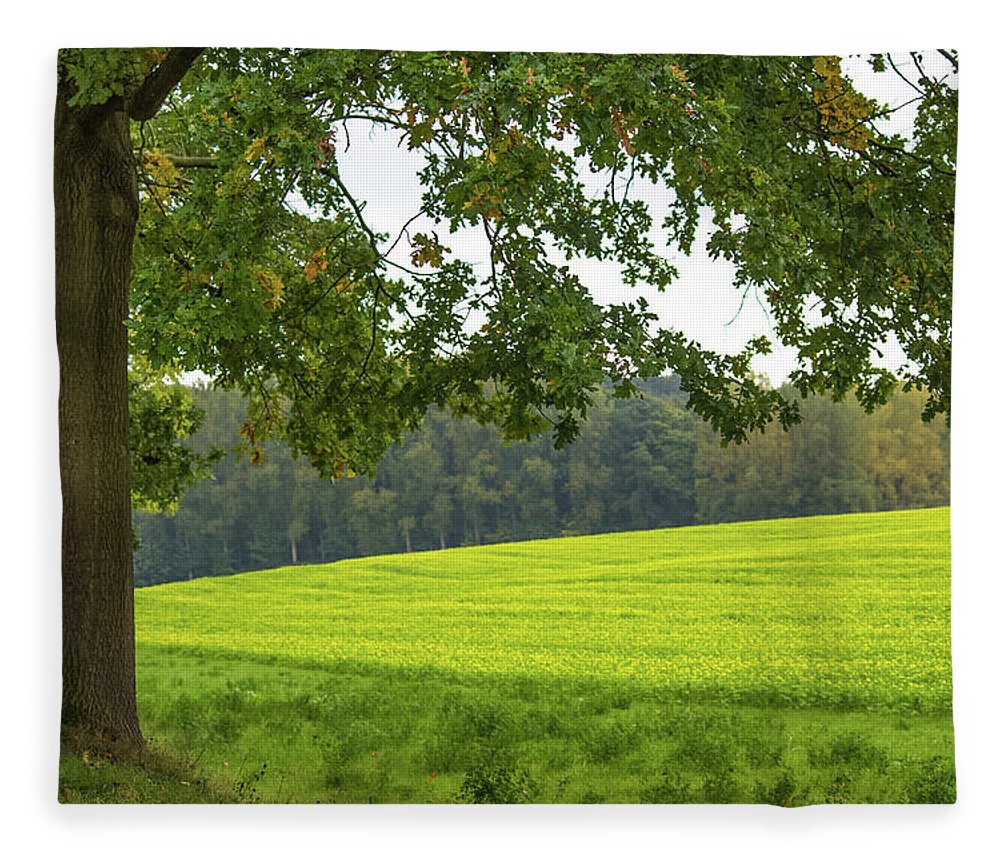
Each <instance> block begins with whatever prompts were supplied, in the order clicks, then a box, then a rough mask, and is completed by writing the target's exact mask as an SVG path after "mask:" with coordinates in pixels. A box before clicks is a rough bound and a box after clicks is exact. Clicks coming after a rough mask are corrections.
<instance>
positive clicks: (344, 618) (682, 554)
mask: <svg viewBox="0 0 1000 860" xmlns="http://www.w3.org/2000/svg"><path fill="white" fill-rule="evenodd" d="M948 518H949V511H948V509H947V508H939V509H933V510H922V511H900V512H892V513H879V514H857V515H844V516H831V517H812V518H804V519H788V520H770V521H764V522H752V523H734V524H725V525H713V526H693V527H687V528H678V529H671V530H659V531H649V532H632V533H626V534H613V535H599V536H590V537H576V538H560V539H553V540H543V541H531V542H524V543H515V544H505V545H499V546H489V547H475V548H460V549H452V550H444V551H438V552H428V553H412V554H403V555H387V556H378V557H373V558H367V559H357V560H349V561H341V562H337V563H334V564H329V565H319V566H312V565H306V566H298V567H286V568H280V569H277V570H271V571H260V572H254V573H251V574H243V575H236V576H231V577H223V578H214V579H203V580H197V581H193V582H190V583H173V584H169V585H163V586H157V587H153V588H147V589H141V590H138V591H137V592H136V602H137V629H138V639H139V644H140V647H143V648H149V647H156V648H164V647H166V648H170V649H171V650H173V649H178V650H180V651H197V652H198V653H200V654H205V655H219V656H228V657H240V658H245V659H249V660H255V661H259V660H263V661H274V662H279V663H282V664H289V665H300V666H312V667H328V668H331V669H333V668H337V667H338V666H341V667H342V666H344V665H346V664H350V665H352V666H354V667H367V668H370V669H372V670H378V671H390V672H410V673H412V672H428V671H436V672H446V673H450V674H459V675H465V676H469V677H471V678H476V677H483V676H495V675H505V676H513V675H521V674H527V675H532V676H536V677H537V676H540V675H550V676H558V677H563V678H565V677H578V678H581V679H601V680H614V681H617V682H627V683H636V684H639V685H642V686H649V687H655V688H657V689H663V688H669V689H673V690H677V691H684V692H686V693H697V694H705V695H721V696H723V697H725V698H726V699H732V698H737V699H740V700H744V701H780V702H794V703H798V704H825V705H848V704H864V705H866V706H869V707H870V706H879V707H887V708H900V707H903V708H912V707H917V708H921V709H926V708H930V709H934V710H940V709H947V708H948V706H949V703H950V697H951V687H950V655H949V648H948V644H949V613H948V601H949V541H948Z"/></svg>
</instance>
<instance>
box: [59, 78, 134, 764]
mask: <svg viewBox="0 0 1000 860" xmlns="http://www.w3.org/2000/svg"><path fill="white" fill-rule="evenodd" d="M68 97H69V92H68V90H67V85H66V84H65V83H63V84H60V88H59V93H58V97H57V107H56V129H55V177H54V191H55V211H56V225H55V226H56V230H55V239H56V342H57V346H58V349H59V375H60V387H59V448H60V452H59V453H60V479H61V486H62V502H63V533H62V598H63V629H62V633H63V649H62V652H63V701H62V720H63V725H64V727H66V728H72V729H76V730H78V731H82V732H83V733H84V734H85V735H86V736H88V737H91V738H93V739H94V740H95V741H98V742H106V743H109V744H115V745H124V746H127V747H141V746H142V734H141V733H140V731H139V722H138V718H137V715H136V703H135V627H134V619H133V595H132V529H131V505H130V495H129V479H130V475H129V451H128V379H127V373H128V344H127V338H126V330H125V326H124V323H125V319H126V317H127V315H128V289H129V278H130V270H131V257H132V242H133V238H134V235H135V226H136V220H137V216H138V191H137V188H136V177H135V167H134V163H133V157H132V151H131V145H130V141H129V121H128V115H127V113H126V112H125V109H124V106H123V105H121V104H115V103H113V102H112V103H109V104H106V105H101V106H99V107H94V106H90V107H77V108H70V107H68V106H67V104H66V102H67V99H68Z"/></svg>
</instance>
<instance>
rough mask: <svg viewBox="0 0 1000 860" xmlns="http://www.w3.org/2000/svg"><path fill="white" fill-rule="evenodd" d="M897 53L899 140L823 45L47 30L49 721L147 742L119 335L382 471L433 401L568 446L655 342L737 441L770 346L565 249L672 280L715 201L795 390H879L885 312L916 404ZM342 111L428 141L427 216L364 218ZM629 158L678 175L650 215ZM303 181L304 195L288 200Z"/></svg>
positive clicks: (949, 146) (921, 278)
mask: <svg viewBox="0 0 1000 860" xmlns="http://www.w3.org/2000/svg"><path fill="white" fill-rule="evenodd" d="M942 56H945V57H946V58H947V61H948V62H949V63H950V64H953V65H954V67H955V70H956V71H957V58H956V57H955V56H954V55H952V54H948V53H945V52H942ZM891 59H892V58H883V57H880V56H879V57H875V58H873V65H874V67H876V68H885V66H886V62H889V64H890V66H893V67H894V64H893V63H891ZM915 62H916V66H917V68H918V69H920V70H922V69H923V59H922V58H921V57H919V56H915ZM912 83H913V86H914V88H915V89H916V90H918V98H919V101H920V105H919V110H918V115H917V122H916V126H915V131H914V135H913V137H912V139H911V140H903V139H901V138H899V137H897V136H893V135H890V134H888V133H887V132H885V131H884V130H882V129H881V127H880V126H879V125H878V120H879V119H880V117H881V116H882V115H884V113H885V110H884V109H883V108H882V107H881V106H879V105H876V104H874V103H872V102H871V101H869V100H868V99H866V98H864V97H862V96H861V95H860V94H859V93H857V92H856V91H855V90H854V88H853V87H852V86H851V84H850V82H849V81H848V80H847V79H846V78H844V76H843V74H842V72H841V65H840V63H839V62H838V60H837V59H836V58H830V57H820V58H812V57H808V58H765V57H709V56H673V57H668V56H659V55H658V56H628V57H621V56H595V55H582V54H517V53H512V54H459V53H449V52H444V53H433V54H425V53H409V52H374V51H350V52H333V51H318V50H246V51H242V50H229V49H220V50H211V51H205V50H202V49H198V48H174V49H169V50H159V49H151V50H128V49H117V50H71V51H64V52H62V53H61V54H60V58H59V85H58V93H57V106H56V129H55V202H56V292H57V342H58V347H59V354H60V373H61V383H62V387H61V392H60V413H59V414H60V445H61V453H60V457H61V479H62V491H63V503H64V529H63V615H64V622H63V666H64V669H63V674H64V678H63V689H64V695H63V722H64V725H66V726H69V727H76V728H78V729H80V730H82V731H83V732H85V733H86V734H87V735H89V736H91V737H95V738H96V737H103V738H105V739H107V740H112V741H120V742H122V743H124V744H126V745H132V746H139V745H141V743H142V738H141V733H140V731H139V726H138V722H137V720H136V716H135V696H134V667H133V659H134V632H133V619H132V594H131V546H132V537H131V531H130V522H129V491H130V478H129V474H130V468H129V444H128V442H129V440H128V366H129V358H128V356H129V352H130V351H131V352H132V353H133V354H135V355H141V356H142V357H143V358H144V360H146V361H148V362H149V365H150V366H151V367H152V368H153V370H155V371H157V372H163V373H167V372H170V371H176V370H193V369H200V370H202V371H204V372H205V373H207V374H209V375H210V376H212V377H213V378H214V379H215V380H216V381H217V383H218V384H220V385H222V386H223V387H228V388H235V389H239V390H241V391H242V392H243V393H244V394H246V395H248V396H249V397H250V403H249V407H248V411H247V417H246V421H245V422H244V423H243V425H242V427H241V430H240V433H241V437H242V440H243V444H244V446H245V448H246V449H247V452H248V454H249V456H250V457H251V459H260V458H261V457H262V455H263V454H262V452H263V447H262V446H263V444H264V442H265V441H266V440H267V439H268V438H269V437H272V436H281V437H283V438H284V439H285V440H286V441H287V442H288V443H289V445H290V446H291V448H292V451H293V453H294V454H295V455H297V456H298V455H301V456H305V457H306V458H308V460H309V461H310V462H311V463H312V464H313V465H314V466H315V467H316V468H318V469H319V470H320V471H321V473H322V474H324V475H326V476H328V477H334V478H337V477H341V476H344V475H347V474H349V473H350V472H351V471H355V472H364V473H370V472H371V471H372V470H373V469H374V466H375V464H376V463H377V462H378V457H379V455H380V454H381V452H382V451H383V450H384V449H385V448H386V447H387V446H388V445H389V444H391V442H393V441H394V440H396V439H398V438H399V436H400V434H401V433H402V432H403V431H404V430H405V429H408V428H413V427H415V426H416V425H417V424H418V423H419V421H420V420H421V417H422V416H423V414H424V413H425V411H426V409H427V407H428V406H429V405H431V404H432V403H436V404H439V405H449V406H450V407H451V408H453V409H454V410H455V411H457V412H459V413H460V414H467V415H472V416H474V417H475V418H477V419H479V420H480V421H483V422H487V423H493V424H496V425H498V426H500V427H501V428H502V430H503V433H504V435H505V437H506V438H507V439H522V438H527V437H529V436H531V435H534V434H536V433H539V432H541V431H544V430H546V429H551V430H552V432H553V435H554V439H555V441H556V443H557V444H560V445H561V444H563V443H565V442H567V441H569V440H571V439H572V438H573V436H574V435H575V434H576V433H577V431H578V429H579V423H580V420H581V419H582V418H583V417H584V416H585V415H586V412H587V409H588V407H589V405H590V403H591V397H592V393H593V391H594V390H595V389H596V388H597V387H598V386H599V385H601V384H602V383H603V382H604V381H605V380H611V381H612V382H613V383H614V385H615V386H616V387H617V390H618V393H619V394H620V395H623V396H627V395H630V394H634V393H636V389H635V386H634V382H633V380H634V379H636V378H637V377H651V376H655V375H657V374H659V373H661V372H662V371H663V370H664V369H665V368H667V367H669V368H672V369H674V371H675V372H676V373H677V374H678V375H679V376H680V378H681V383H682V385H683V388H684V389H685V391H686V392H687V394H688V403H689V405H690V407H691V408H692V409H693V410H694V411H695V412H697V413H698V414H700V415H701V416H703V417H704V418H706V419H708V420H709V421H710V422H711V423H712V424H713V426H715V427H716V428H717V429H718V430H719V431H720V433H721V434H722V436H723V438H724V439H728V440H737V441H739V440H742V439H745V438H746V437H747V435H748V434H749V433H751V432H752V431H754V430H756V429H762V428H763V427H765V426H766V425H767V424H768V423H770V422H771V421H774V420H777V421H778V422H779V423H780V424H781V425H783V426H786V427H787V426H789V425H790V424H792V423H794V422H795V421H796V419H797V417H798V411H797V407H796V405H795V403H794V402H793V401H791V400H789V399H788V398H786V397H784V396H783V395H782V394H781V393H780V392H779V391H776V390H772V389H770V388H768V387H765V386H761V385H759V384H758V383H757V382H756V380H755V379H754V376H753V374H752V372H751V368H750V360H751V358H752V356H753V355H754V354H755V353H757V352H762V351H767V349H768V348H769V345H768V344H767V343H766V342H765V341H764V340H762V339H757V340H755V341H753V342H751V343H750V344H748V345H747V348H746V349H745V350H744V351H742V352H741V353H740V354H738V355H735V356H723V355H717V354H713V353H711V352H709V351H706V350H703V349H702V348H701V347H699V345H698V344H696V343H693V342H691V341H689V340H688V339H687V338H685V337H684V335H683V334H682V333H680V332H677V331H672V330H669V329H662V330H659V331H657V330H655V329H654V322H655V321H654V319H653V316H652V314H651V313H650V312H649V310H648V306H647V304H646V302H645V301H644V300H643V299H642V298H640V297H636V298H635V300H634V301H625V302H622V303H620V304H615V305H607V306H605V305H600V304H598V303H597V302H596V301H595V300H594V299H593V297H592V296H591V294H590V293H589V292H588V290H587V288H586V285H585V284H584V283H582V282H581V280H580V278H579V277H578V276H576V275H575V274H573V272H572V271H571V269H570V267H569V266H568V265H566V264H565V263H564V260H563V258H565V260H569V259H570V258H573V257H590V258H594V259H599V260H612V261H615V262H616V263H617V264H618V266H619V267H620V269H621V277H622V281H623V283H625V284H628V285H636V284H646V285H650V286H655V287H657V288H661V289H662V288H664V287H665V286H666V285H667V284H668V283H669V282H670V281H671V279H672V278H673V277H674V275H675V270H674V268H673V267H672V266H671V264H670V262H669V260H668V259H667V258H666V256H665V255H664V250H665V247H666V246H672V247H674V248H676V249H679V250H680V251H683V252H689V251H690V249H691V247H692V243H693V241H694V237H695V231H696V228H697V225H698V223H699V220H700V219H701V217H702V214H703V213H710V215H711V218H712V220H713V224H714V231H713V234H712V238H711V240H710V243H709V248H710V250H711V251H712V252H713V253H715V254H717V255H720V256H724V257H727V258H729V259H731V260H733V261H734V262H735V263H736V265H737V286H738V287H740V288H742V289H745V290H746V291H747V292H750V291H756V290H759V291H760V292H761V293H762V295H761V299H762V300H766V301H767V302H768V304H769V305H770V307H771V309H772V312H773V313H774V316H775V318H776V322H777V329H776V330H777V335H778V337H779V338H780V339H781V340H782V341H783V342H784V343H786V344H788V345H791V346H795V347H797V348H798V349H799V351H800V354H801V355H802V367H801V369H800V370H799V371H798V372H797V373H796V376H795V380H794V381H795V384H796V386H797V387H798V388H799V390H800V391H801V392H802V393H803V394H806V393H813V392H817V391H830V392H832V393H833V394H834V395H836V396H843V395H844V394H846V392H847V391H849V390H851V389H852V388H853V389H855V390H856V391H857V393H858V396H859V398H860V399H861V400H862V402H863V403H864V404H865V405H866V406H868V407H872V406H874V405H875V404H877V403H880V402H883V401H884V400H885V399H886V398H887V397H888V395H889V391H890V390H891V387H892V374H891V373H890V371H888V370H883V369H881V368H879V367H878V366H877V365H876V363H875V362H874V361H873V350H876V349H878V348H879V347H880V345H881V343H882V342H883V341H884V340H886V339H887V338H888V337H890V336H893V337H895V338H896V339H897V340H898V341H899V343H900V344H901V346H902V348H903V350H904V352H905V353H906V356H907V358H908V363H907V366H906V367H905V368H903V369H902V370H901V371H900V375H901V376H902V378H903V379H904V381H905V383H906V384H907V385H911V386H917V387H921V388H924V389H926V391H927V392H928V393H929V398H928V401H927V402H928V415H931V414H934V413H936V412H942V411H943V412H947V410H948V402H949V400H948V399H949V381H948V376H949V368H950V332H951V329H950V309H951V299H950V261H951V247H952V236H951V228H952V224H953V189H954V160H955V145H954V143H955V141H954V136H955V113H956V111H955V104H956V100H957V93H956V90H955V88H954V86H953V85H952V83H951V82H950V79H949V78H946V77H941V78H940V79H934V78H932V77H931V76H930V75H928V74H926V73H924V72H923V71H921V72H920V74H919V78H918V80H916V81H914V82H912ZM357 123H367V124H369V125H372V126H378V127H381V128H383V129H387V130H389V131H391V132H392V133H394V134H396V135H397V136H398V137H399V138H400V140H401V141H402V142H403V143H405V144H406V146H408V147H409V148H410V149H412V150H415V151H419V153H420V154H421V155H422V157H423V168H422V169H421V172H420V178H421V181H422V185H423V188H424V195H423V201H422V204H423V208H422V213H423V215H424V216H425V218H426V219H429V220H430V221H431V222H433V223H436V224H437V225H439V226H440V230H428V231H427V232H414V233H413V234H412V235H411V234H410V232H409V231H408V229H407V226H408V225H403V227H402V228H401V230H400V232H399V234H398V235H397V236H395V237H391V236H382V235H378V234H376V233H375V232H374V231H373V230H372V229H371V228H370V226H369V225H368V224H367V222H366V220H365V213H364V205H363V201H359V200H357V199H356V198H355V197H354V196H352V194H351V192H350V190H349V188H348V187H347V185H346V184H345V183H344V180H343V178H342V177H341V175H340V171H339V167H338V158H339V152H340V151H342V150H343V149H346V148H347V147H348V146H350V137H349V135H350V129H351V127H352V124H353V125H354V127H355V129H356V128H357V125H356V124H357ZM581 175H587V176H591V177H594V178H595V179H596V180H597V185H596V187H595V186H594V183H593V182H591V183H590V185H589V186H588V184H586V183H585V182H583V181H582V180H581ZM643 182H645V183H647V185H649V184H655V183H659V185H660V186H661V190H662V188H663V187H665V188H669V189H670V191H671V192H672V197H671V198H670V208H669V212H668V214H667V217H666V220H665V221H664V224H663V230H664V235H659V234H656V242H655V243H654V240H653V236H654V232H653V231H654V228H656V225H655V224H654V223H653V219H652V216H651V214H650V210H649V207H648V206H647V205H646V203H645V202H644V201H643V199H641V197H640V196H639V195H638V193H637V189H638V188H639V186H640V184H641V183H643ZM293 191H294V192H296V193H297V194H298V195H299V196H300V197H301V199H302V200H303V201H304V202H305V204H306V205H307V206H308V207H309V212H308V213H306V212H303V211H302V210H301V208H296V207H294V206H290V205H288V197H289V195H290V194H291V193H292V192H293ZM460 227H470V228H475V229H477V230H481V231H482V233H483V235H484V236H485V238H486V240H487V241H488V244H489V248H490V255H489V260H488V271H487V272H486V273H485V274H482V273H479V272H477V271H476V270H475V269H474V267H473V266H472V265H471V263H469V262H468V261H464V260H462V259H459V258H457V257H456V256H454V255H453V254H452V253H451V252H450V250H449V249H448V247H447V246H446V244H445V242H446V241H447V239H446V238H445V240H442V239H441V238H439V233H441V234H444V235H445V237H446V236H447V232H446V231H447V230H448V229H450V228H460ZM404 241H405V242H406V243H407V244H406V245H404V246H401V245H400V243H403V242H404ZM396 247H407V250H408V251H409V253H410V258H409V263H408V264H406V263H400V262H399V261H398V260H396V259H394V258H392V255H391V252H392V250H393V249H395V248H396ZM391 275H394V276H395V277H390V276H391ZM817 304H818V306H819V308H820V309H821V311H822V318H821V320H820V321H819V322H816V320H815V319H814V318H813V317H812V316H810V315H809V314H808V313H807V308H809V307H813V306H816V305H817ZM473 312H475V313H476V314H477V315H478V316H479V317H481V318H482V319H483V320H484V322H483V324H482V326H481V327H480V328H479V329H478V330H474V329H473V328H472V327H470V326H467V325H466V324H465V321H466V320H467V319H468V318H469V315H470V314H471V313H473ZM126 322H127V329H126Z"/></svg>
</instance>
